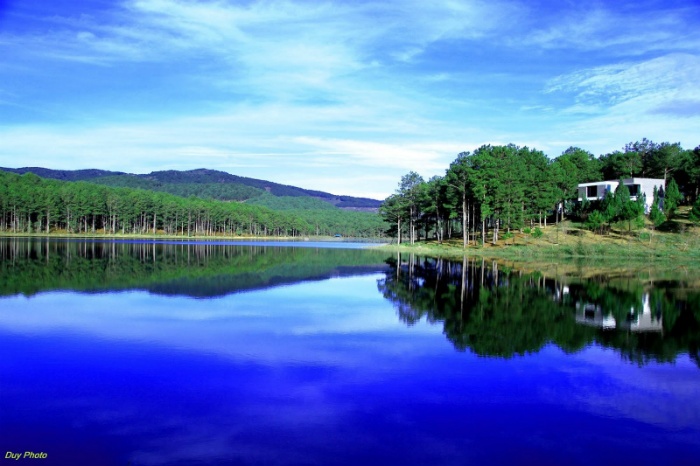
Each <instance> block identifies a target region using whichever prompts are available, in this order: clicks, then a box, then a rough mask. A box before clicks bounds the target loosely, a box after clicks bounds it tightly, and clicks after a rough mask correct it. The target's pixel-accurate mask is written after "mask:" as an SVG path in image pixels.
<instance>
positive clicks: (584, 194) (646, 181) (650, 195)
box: [578, 178, 665, 212]
mask: <svg viewBox="0 0 700 466" xmlns="http://www.w3.org/2000/svg"><path fill="white" fill-rule="evenodd" d="M618 184H620V181H619V180H610V181H593V182H592V183H581V184H579V185H578V200H579V202H580V201H583V200H584V199H587V200H589V201H597V200H600V199H603V198H604V197H605V195H606V193H608V192H611V193H612V192H615V189H617V185H618ZM622 184H624V185H625V186H627V188H628V189H629V190H630V198H631V199H632V200H637V196H639V195H641V194H642V193H643V194H644V195H645V196H646V206H645V211H646V212H649V209H650V208H651V204H652V202H654V187H656V189H661V188H662V187H664V180H661V179H656V178H625V179H624V180H622ZM664 189H665V188H664ZM659 207H661V206H659Z"/></svg>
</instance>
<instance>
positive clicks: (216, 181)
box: [0, 167, 381, 212]
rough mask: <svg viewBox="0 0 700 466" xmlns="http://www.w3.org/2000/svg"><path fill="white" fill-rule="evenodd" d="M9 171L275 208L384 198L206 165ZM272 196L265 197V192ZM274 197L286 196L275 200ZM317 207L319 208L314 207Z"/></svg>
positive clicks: (350, 205) (352, 206)
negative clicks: (339, 192)
mask: <svg viewBox="0 0 700 466" xmlns="http://www.w3.org/2000/svg"><path fill="white" fill-rule="evenodd" d="M0 170H4V171H7V172H12V173H17V174H24V173H34V174H36V175H38V176H40V177H42V178H51V179H56V180H61V181H87V182H90V183H96V184H101V185H103V186H110V187H115V188H136V189H145V190H149V191H158V192H165V193H170V194H174V195H176V196H180V197H190V196H194V197H199V198H203V199H216V200H221V201H239V202H240V201H251V202H252V203H255V204H257V205H268V204H271V203H274V204H275V207H274V209H275V210H290V209H299V208H301V209H304V208H325V206H323V207H321V205H320V204H319V203H314V202H313V201H307V202H294V201H292V200H291V198H295V197H298V198H308V199H316V200H320V201H323V202H324V203H325V204H328V205H331V206H335V207H338V208H340V209H347V210H360V211H369V212H376V211H377V209H378V208H379V205H380V204H381V201H378V200H376V199H368V198H360V197H352V196H339V195H335V194H330V193H326V192H323V191H314V190H309V189H303V188H298V187H296V186H288V185H283V184H279V183H273V182H271V181H265V180H259V179H255V178H247V177H243V176H237V175H232V174H230V173H226V172H222V171H217V170H208V169H204V168H200V169H196V170H188V171H178V170H165V171H155V172H151V173H149V174H131V173H124V172H112V171H106V170H97V169H87V170H52V169H48V168H41V167H24V168H0ZM266 194H267V195H268V196H264V195H266ZM270 196H273V197H279V198H285V199H284V200H278V201H273V200H270ZM312 206H315V207H312Z"/></svg>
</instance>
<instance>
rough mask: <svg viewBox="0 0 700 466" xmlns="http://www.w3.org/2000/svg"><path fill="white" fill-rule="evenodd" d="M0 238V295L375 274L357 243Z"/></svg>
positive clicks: (372, 260) (206, 290) (194, 292)
mask: <svg viewBox="0 0 700 466" xmlns="http://www.w3.org/2000/svg"><path fill="white" fill-rule="evenodd" d="M305 246H307V247H283V246H271V245H266V244H265V243H260V244H259V245H256V246H242V245H231V244H229V245H225V244H216V243H204V244H196V243H179V244H177V243H176V244H166V243H157V242H137V241H129V242H116V241H56V240H43V239H18V238H8V239H0V296H8V295H16V294H24V295H27V296H30V295H34V294H37V293H41V292H45V291H52V290H74V291H83V292H108V291H118V290H146V291H148V292H150V293H154V294H160V295H177V296H187V297H195V298H209V297H217V296H225V295H227V294H231V293H236V292H240V291H246V290H254V289H263V288H269V287H273V286H279V285H285V284H290V283H298V282H301V281H309V280H322V279H326V278H331V277H339V276H350V275H358V274H365V273H372V272H380V271H383V270H385V269H386V268H387V266H386V264H385V263H384V261H385V259H386V254H382V253H378V252H376V251H372V250H363V249H325V248H323V247H319V248H314V247H308V246H309V245H308V244H307V245H305Z"/></svg>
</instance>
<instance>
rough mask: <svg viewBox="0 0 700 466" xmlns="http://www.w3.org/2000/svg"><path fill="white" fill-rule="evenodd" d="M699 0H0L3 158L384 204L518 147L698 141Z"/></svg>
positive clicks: (606, 147) (11, 163)
mask: <svg viewBox="0 0 700 466" xmlns="http://www.w3.org/2000/svg"><path fill="white" fill-rule="evenodd" d="M698 24H700V6H699V5H698V4H697V3H696V2H694V1H690V0H688V1H641V2H640V1H636V2H624V1H622V2H612V1H611V2H569V1H551V2H547V1H543V2H524V1H498V0H496V1H488V2H482V1H477V0H467V1H460V0H434V1H431V2H419V1H381V2H372V1H353V2H344V1H327V2H316V1H275V0H270V1H234V0H219V1H212V0H201V1H196V2H195V1H183V0H128V1H118V0H114V1H107V0H83V1H81V2H74V1H68V0H54V1H51V2H43V1H26V0H23V1H19V0H0V166H5V167H22V166H45V167H50V168H58V169H79V168H102V169H108V170H120V171H127V172H132V173H147V172H150V171H153V170H165V169H181V170H184V169H193V168H201V167H206V168H213V169H219V170H224V171H227V172H230V173H234V174H237V175H242V176H250V177H254V178H262V179H268V180H272V181H276V182H280V183H285V184H292V185H297V186H301V187H305V188H311V189H320V190H324V191H329V192H333V193H336V194H349V195H358V196H369V197H375V198H384V197H386V196H387V195H388V194H390V193H391V192H393V191H394V189H395V188H396V186H397V184H398V180H399V178H400V177H401V175H403V174H405V173H407V172H408V171H410V170H414V171H417V172H418V173H420V174H421V175H423V176H424V177H425V178H428V177H430V176H433V175H441V174H444V170H445V168H446V167H447V166H448V165H449V163H450V162H451V161H452V160H454V158H455V157H456V155H457V154H458V153H459V152H461V151H464V150H474V149H475V148H477V147H478V146H480V145H482V144H488V143H490V144H506V143H511V142H512V143H515V144H518V145H528V146H530V147H535V148H537V149H540V150H543V151H544V152H545V153H546V154H548V155H549V156H550V157H556V156H557V155H559V154H560V153H561V152H562V151H563V150H564V149H566V148H567V147H569V146H571V145H575V146H579V147H582V148H584V149H586V150H589V151H591V152H593V153H594V154H595V155H600V154H603V153H607V152H610V151H613V150H617V149H621V148H622V147H623V146H624V145H625V144H626V143H628V142H631V141H636V140H641V139H642V138H643V137H646V138H648V139H651V140H653V141H656V142H663V141H669V142H680V143H681V144H682V145H683V147H685V148H692V147H695V146H697V145H698V144H700V135H699V133H700V132H699V131H698V130H699V129H700V28H699V27H698V26H697V25H698Z"/></svg>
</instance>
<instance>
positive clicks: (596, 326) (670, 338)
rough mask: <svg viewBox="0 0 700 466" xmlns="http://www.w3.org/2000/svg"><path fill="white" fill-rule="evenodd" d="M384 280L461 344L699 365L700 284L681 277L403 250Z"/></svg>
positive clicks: (407, 310) (412, 310)
mask: <svg viewBox="0 0 700 466" xmlns="http://www.w3.org/2000/svg"><path fill="white" fill-rule="evenodd" d="M388 264H389V266H390V270H388V271H387V272H386V273H385V277H384V278H382V279H380V280H379V281H378V288H379V291H380V292H381V293H382V294H383V296H384V297H385V298H386V299H388V300H390V301H391V302H392V303H394V306H395V308H396V309H397V312H398V316H399V319H400V320H401V321H403V322H404V323H406V325H409V326H410V325H413V324H415V323H416V322H418V321H420V320H421V319H426V320H427V321H428V322H432V323H440V324H442V326H443V333H444V334H445V336H446V337H447V338H448V340H450V342H452V344H453V345H454V347H455V348H456V349H458V350H462V351H464V350H467V349H469V350H470V351H472V352H474V353H476V354H478V355H482V356H499V357H505V358H509V357H513V356H515V355H524V354H528V353H535V352H538V351H540V350H541V349H542V348H543V347H545V346H546V345H547V344H550V343H554V344H555V345H557V346H559V347H560V348H561V349H563V350H564V351H567V352H574V351H579V350H581V349H582V348H584V347H587V346H589V345H592V344H597V345H601V346H604V347H610V348H614V349H616V350H617V351H619V352H620V353H621V354H622V356H623V357H624V358H625V359H629V360H632V361H635V362H638V363H640V364H643V363H646V362H648V361H650V360H655V361H660V362H672V361H675V360H676V358H677V356H678V355H679V354H682V353H687V354H689V355H690V356H691V358H692V359H693V360H694V361H695V362H696V364H698V365H699V366H700V359H699V358H698V347H699V344H700V325H699V322H700V292H699V291H697V290H688V289H684V288H683V287H681V286H679V284H678V283H673V282H669V281H664V282H660V283H656V284H655V283H653V282H650V281H640V280H631V279H630V280H623V281H617V282H616V281H607V280H606V279H605V278H604V277H598V278H595V279H575V278H571V277H558V278H550V277H545V276H544V275H543V274H541V273H538V272H535V273H524V272H522V271H515V270H511V269H510V268H508V267H504V266H502V265H500V264H498V263H497V262H495V261H485V260H484V259H475V258H464V259H463V260H462V261H461V262H452V261H447V260H443V259H434V258H426V257H417V256H415V255H397V256H396V257H394V258H391V259H390V260H389V261H388Z"/></svg>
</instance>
